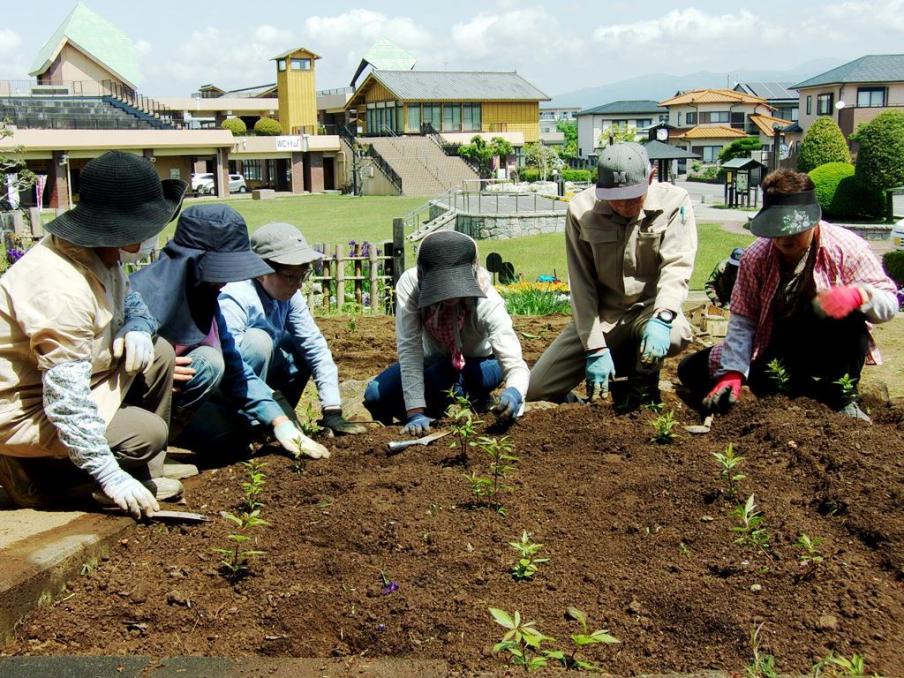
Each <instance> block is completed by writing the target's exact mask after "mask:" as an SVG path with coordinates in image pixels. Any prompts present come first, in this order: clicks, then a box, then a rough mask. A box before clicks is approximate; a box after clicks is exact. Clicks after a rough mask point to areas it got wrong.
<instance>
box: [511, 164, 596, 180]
mask: <svg viewBox="0 0 904 678" xmlns="http://www.w3.org/2000/svg"><path fill="white" fill-rule="evenodd" d="M561 174H562V179H564V180H565V181H596V178H595V177H594V176H593V175H594V174H595V172H591V171H590V170H582V169H563V170H562V171H561ZM518 179H519V180H521V181H528V182H531V181H540V170H539V169H538V168H536V167H522V168H521V169H519V170H518ZM546 180H547V181H553V175H552V173H551V172H550V173H549V174H547V175H546Z"/></svg>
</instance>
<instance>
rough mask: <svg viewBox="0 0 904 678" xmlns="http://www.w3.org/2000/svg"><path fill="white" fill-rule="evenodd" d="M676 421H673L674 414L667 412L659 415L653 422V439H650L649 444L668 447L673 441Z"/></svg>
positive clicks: (670, 411)
mask: <svg viewBox="0 0 904 678" xmlns="http://www.w3.org/2000/svg"><path fill="white" fill-rule="evenodd" d="M677 425H678V420H677V419H675V413H674V412H672V410H669V411H668V412H666V413H665V414H660V415H659V416H658V417H656V418H655V419H654V420H653V431H654V434H653V437H652V438H650V442H651V443H659V444H660V445H668V444H669V443H671V442H672V441H674V440H675V427H676V426H677Z"/></svg>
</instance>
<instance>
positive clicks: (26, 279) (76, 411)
mask: <svg viewBox="0 0 904 678" xmlns="http://www.w3.org/2000/svg"><path fill="white" fill-rule="evenodd" d="M185 189H186V186H185V184H184V183H183V182H181V181H176V180H166V181H163V182H161V181H160V179H159V178H158V177H157V172H156V170H155V169H154V166H153V165H152V164H151V163H150V162H148V161H147V160H146V159H145V158H141V157H139V156H136V155H132V154H128V153H118V152H110V153H105V154H104V155H102V156H100V157H99V158H97V159H95V160H92V161H91V162H89V163H88V164H87V165H86V166H85V168H84V169H83V170H82V173H81V191H80V200H79V203H78V205H77V206H76V207H75V209H73V210H70V211H69V212H66V213H65V214H63V215H61V216H59V217H57V218H56V219H54V220H53V221H51V222H50V223H49V224H47V225H46V227H45V228H46V230H47V231H48V232H49V233H50V235H48V236H47V237H45V238H44V239H43V240H41V241H40V242H39V243H38V244H36V245H35V246H34V247H32V248H31V249H30V250H29V251H28V252H27V253H26V254H25V256H24V257H22V259H20V260H19V261H18V262H16V264H15V265H13V266H12V268H10V270H9V271H7V272H6V274H4V276H3V277H2V278H0V484H2V485H3V487H4V489H5V490H6V492H7V494H8V495H9V497H10V498H11V499H12V501H13V502H14V503H15V504H17V505H18V506H22V507H31V508H42V507H53V506H59V505H63V504H66V503H68V502H69V501H70V500H72V499H81V498H85V497H87V496H88V495H90V494H91V489H92V487H93V486H94V483H96V484H97V485H99V487H100V489H101V490H102V492H103V495H106V497H108V498H109V499H110V500H112V501H113V502H114V503H115V504H116V505H117V506H119V507H120V508H121V509H122V510H124V511H128V512H129V513H131V514H132V515H134V516H135V517H136V518H139V517H141V515H142V514H144V515H148V514H152V513H154V512H155V511H158V510H160V507H159V505H158V500H162V499H175V498H178V497H179V496H181V494H182V486H181V484H180V483H179V481H178V480H172V479H168V478H164V477H163V457H164V455H165V450H166V444H167V435H168V424H169V417H170V402H171V396H172V394H171V389H172V378H173V359H174V356H173V350H172V348H171V347H170V346H169V345H168V344H167V343H166V342H165V341H161V340H157V341H155V340H154V333H155V332H156V329H157V323H156V321H155V320H154V318H153V316H152V315H151V314H150V313H149V312H148V309H147V307H146V305H145V303H144V301H143V300H142V298H141V295H140V294H138V293H137V292H135V291H130V290H129V281H128V278H127V277H126V276H125V274H124V273H123V270H122V267H121V265H120V251H121V250H124V251H126V252H137V251H138V249H139V247H140V246H141V243H142V241H144V240H147V239H150V238H156V237H157V233H158V232H159V231H161V230H162V229H163V227H164V226H165V225H166V224H167V223H168V222H169V221H171V220H172V219H173V218H174V217H175V215H176V213H177V212H178V210H179V206H180V204H181V202H182V197H183V195H184V193H185ZM92 481H93V482H92ZM103 495H98V494H95V496H96V497H97V498H98V499H101V498H102V497H103Z"/></svg>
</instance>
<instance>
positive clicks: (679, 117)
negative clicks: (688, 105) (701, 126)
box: [676, 111, 690, 127]
mask: <svg viewBox="0 0 904 678" xmlns="http://www.w3.org/2000/svg"><path fill="white" fill-rule="evenodd" d="M688 115H690V114H688ZM688 124H690V123H688ZM676 127H681V111H678V124H677V125H676Z"/></svg>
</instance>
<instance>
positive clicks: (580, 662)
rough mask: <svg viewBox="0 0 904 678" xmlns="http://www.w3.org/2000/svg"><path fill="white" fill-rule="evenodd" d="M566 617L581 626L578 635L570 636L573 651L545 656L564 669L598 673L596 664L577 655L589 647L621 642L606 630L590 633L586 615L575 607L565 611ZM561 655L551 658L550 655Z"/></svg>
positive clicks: (550, 653) (598, 669)
mask: <svg viewBox="0 0 904 678" xmlns="http://www.w3.org/2000/svg"><path fill="white" fill-rule="evenodd" d="M566 614H567V616H568V617H570V618H571V619H574V620H575V621H576V622H577V623H578V624H580V625H581V632H580V633H572V634H571V636H570V637H571V642H572V643H573V644H574V649H573V650H572V651H571V654H570V655H567V654H565V652H563V651H561V650H559V651H556V652H547V653H546V655H547V657H549V658H550V659H558V660H559V661H560V662H561V663H562V666H564V667H565V668H566V669H576V670H578V671H594V672H597V671H600V670H601V669H600V667H599V666H598V665H597V664H594V663H593V662H591V661H587V660H586V659H580V658H579V657H578V656H577V654H578V651H579V650H581V648H584V647H587V646H589V645H614V644H616V643H620V642H621V641H620V640H619V639H618V638H616V637H615V636H613V635H612V634H610V633H609V631H608V630H607V629H597V630H596V631H590V628H589V627H588V626H587V615H586V614H585V613H584V612H583V611H582V610H579V609H578V608H576V607H569V608H568V611H567V613H566ZM553 654H556V655H561V657H559V656H555V657H553V656H552V655H553Z"/></svg>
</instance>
